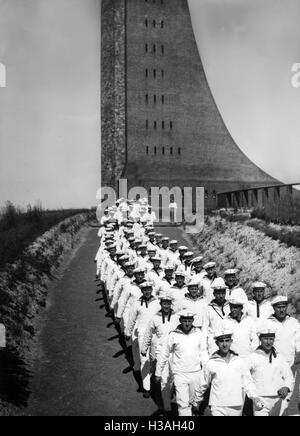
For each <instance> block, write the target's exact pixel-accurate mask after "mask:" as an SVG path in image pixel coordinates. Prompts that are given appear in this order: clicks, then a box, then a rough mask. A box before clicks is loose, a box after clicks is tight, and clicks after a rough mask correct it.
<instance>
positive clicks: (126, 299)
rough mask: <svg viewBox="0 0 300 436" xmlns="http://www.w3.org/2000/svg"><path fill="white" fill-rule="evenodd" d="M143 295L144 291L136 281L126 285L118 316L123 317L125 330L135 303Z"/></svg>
mask: <svg viewBox="0 0 300 436" xmlns="http://www.w3.org/2000/svg"><path fill="white" fill-rule="evenodd" d="M142 295H143V294H142V291H141V289H140V288H139V286H137V284H136V282H135V281H133V282H132V283H130V284H129V283H128V284H127V283H126V284H125V285H124V290H123V292H122V294H121V297H120V299H119V304H118V311H117V318H122V321H123V326H124V330H126V328H127V323H128V317H129V312H130V309H131V307H132V305H133V303H134V302H135V301H136V300H138V299H139V298H141V296H142Z"/></svg>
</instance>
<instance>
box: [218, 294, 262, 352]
mask: <svg viewBox="0 0 300 436" xmlns="http://www.w3.org/2000/svg"><path fill="white" fill-rule="evenodd" d="M229 304H230V314H229V315H228V316H226V317H225V318H224V321H223V327H224V328H225V329H228V330H231V331H232V333H233V336H232V341H233V342H232V346H231V348H232V350H233V351H234V352H235V353H237V354H238V355H239V356H241V357H246V356H248V355H249V354H251V353H252V352H253V351H254V350H256V348H257V347H258V337H257V334H256V324H255V321H253V319H252V318H251V317H250V316H248V315H247V314H246V313H244V312H243V309H244V305H245V303H244V299H243V298H241V299H237V298H235V299H233V298H231V299H230V300H229Z"/></svg>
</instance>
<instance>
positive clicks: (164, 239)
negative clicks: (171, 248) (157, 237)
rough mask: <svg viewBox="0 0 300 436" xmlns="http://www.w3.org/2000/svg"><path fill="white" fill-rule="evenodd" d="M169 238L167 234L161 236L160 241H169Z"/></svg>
mask: <svg viewBox="0 0 300 436" xmlns="http://www.w3.org/2000/svg"><path fill="white" fill-rule="evenodd" d="M169 240H170V239H169V238H168V237H167V236H164V237H163V238H162V241H169Z"/></svg>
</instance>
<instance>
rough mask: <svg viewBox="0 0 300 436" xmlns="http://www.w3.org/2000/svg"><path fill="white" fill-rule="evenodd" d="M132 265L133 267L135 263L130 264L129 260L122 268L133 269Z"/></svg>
mask: <svg viewBox="0 0 300 436" xmlns="http://www.w3.org/2000/svg"><path fill="white" fill-rule="evenodd" d="M134 265H135V263H134V262H132V261H131V260H130V261H128V262H126V263H125V264H124V267H125V268H130V267H132V266H133V267H134Z"/></svg>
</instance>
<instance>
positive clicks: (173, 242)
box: [170, 239, 178, 245]
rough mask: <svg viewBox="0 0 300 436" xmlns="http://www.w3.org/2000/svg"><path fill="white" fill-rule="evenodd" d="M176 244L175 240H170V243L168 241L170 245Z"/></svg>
mask: <svg viewBox="0 0 300 436" xmlns="http://www.w3.org/2000/svg"><path fill="white" fill-rule="evenodd" d="M176 244H178V241H176V239H172V241H170V245H176Z"/></svg>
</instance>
